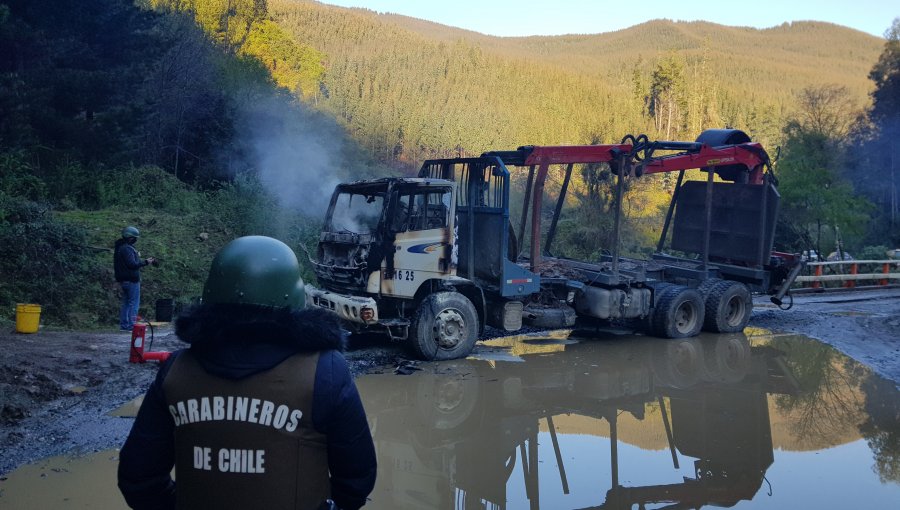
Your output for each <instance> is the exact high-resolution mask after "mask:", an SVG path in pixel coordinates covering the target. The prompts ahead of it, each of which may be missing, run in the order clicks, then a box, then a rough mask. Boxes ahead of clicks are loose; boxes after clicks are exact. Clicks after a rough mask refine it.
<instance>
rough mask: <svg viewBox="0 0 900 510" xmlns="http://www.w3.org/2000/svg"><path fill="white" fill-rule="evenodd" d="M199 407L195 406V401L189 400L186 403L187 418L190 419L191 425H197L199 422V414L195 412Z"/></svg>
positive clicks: (193, 399)
mask: <svg viewBox="0 0 900 510" xmlns="http://www.w3.org/2000/svg"><path fill="white" fill-rule="evenodd" d="M198 407H199V406H198V405H197V399H195V398H189V399H188V401H187V408H188V418H190V422H191V423H197V422H198V421H200V412H199V411H198V410H197V408H198Z"/></svg>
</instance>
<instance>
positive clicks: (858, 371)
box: [359, 334, 900, 509]
mask: <svg viewBox="0 0 900 510" xmlns="http://www.w3.org/2000/svg"><path fill="white" fill-rule="evenodd" d="M532 340H537V341H531V342H524V341H519V342H516V346H515V349H516V352H515V356H516V357H517V359H519V361H520V362H504V361H498V360H502V359H503V357H502V356H499V357H495V358H494V359H491V360H490V361H478V360H465V361H457V362H450V363H441V364H434V365H427V366H426V367H425V370H423V371H422V372H418V373H416V374H414V375H412V376H394V375H381V376H369V377H365V378H362V379H361V380H360V381H359V386H360V392H361V393H362V395H363V399H364V402H365V403H366V408H367V411H368V413H369V416H370V420H371V422H372V426H373V432H374V436H375V439H376V448H377V451H378V456H379V478H378V485H377V487H376V492H375V493H374V494H373V497H372V506H373V507H375V508H532V509H536V508H540V507H541V506H542V505H543V506H544V508H623V509H624V508H633V507H637V508H649V507H665V508H699V507H701V506H704V505H714V506H733V505H735V504H737V503H739V502H745V503H747V502H751V501H752V500H753V499H754V498H755V497H756V496H757V494H763V498H765V499H766V501H764V502H763V505H762V506H766V507H770V506H771V505H772V504H773V502H774V503H775V504H776V506H777V504H778V502H779V501H787V500H789V499H790V497H789V496H790V493H791V490H792V487H799V486H800V484H798V483H795V482H793V481H791V480H790V479H787V478H785V477H784V476H782V475H781V474H780V471H779V477H778V480H777V482H778V484H779V490H780V491H787V493H786V494H784V495H782V494H779V496H780V497H781V498H782V499H777V498H776V499H771V498H769V493H770V491H771V490H772V489H771V486H770V485H769V484H768V483H767V482H766V476H767V471H769V470H770V468H772V465H773V462H774V461H775V457H776V455H775V450H776V448H775V447H774V446H773V434H772V431H773V426H772V422H773V420H772V417H771V416H770V413H775V414H776V418H775V422H776V423H778V424H786V426H785V427H783V428H778V429H777V430H778V432H779V437H778V439H777V443H778V444H779V448H782V449H785V450H790V452H791V453H784V454H782V457H783V458H784V460H782V461H779V462H783V463H784V465H785V466H789V465H792V464H793V465H795V466H800V465H803V464H804V463H809V462H810V460H809V459H807V458H806V457H797V458H792V457H791V455H792V454H793V453H792V452H805V451H809V450H816V451H815V453H816V454H818V453H819V451H818V450H819V449H821V448H828V447H834V446H838V445H848V447H849V448H850V449H851V450H852V451H854V452H855V451H856V450H859V449H860V448H865V446H866V445H865V443H863V442H862V441H860V440H859V439H860V437H861V436H860V430H861V429H860V427H862V426H863V425H866V424H867V423H869V424H870V425H869V428H870V429H871V430H872V431H873V432H872V433H871V435H872V436H873V437H877V438H879V440H880V441H881V443H879V445H877V446H870V447H869V448H870V449H871V451H870V450H869V448H867V449H866V450H867V452H866V453H867V454H868V459H870V462H869V465H868V466H851V468H852V469H856V470H865V471H868V472H869V475H868V476H869V478H874V477H872V476H871V466H872V463H871V459H872V458H873V456H874V457H876V458H877V457H878V455H879V454H878V452H879V451H881V452H884V455H882V457H883V459H884V460H883V461H877V460H876V463H878V462H880V463H881V464H884V465H885V466H886V468H879V469H880V470H881V471H882V472H887V476H885V475H884V474H882V480H886V479H890V478H891V477H892V476H896V474H897V473H898V470H897V469H896V468H897V466H898V464H897V459H898V458H900V456H898V455H896V453H898V452H900V447H898V446H897V444H898V435H897V434H896V427H894V429H891V430H886V429H885V427H884V424H885V423H889V421H887V420H886V418H885V417H882V418H881V419H880V420H879V422H878V423H880V424H882V425H881V426H878V425H875V424H873V423H871V422H872V419H871V418H870V419H869V420H868V421H866V413H865V411H866V409H865V407H866V404H865V403H866V402H869V401H873V402H874V401H877V400H879V399H880V398H881V397H884V395H887V396H888V397H889V399H892V401H893V402H894V404H892V405H893V407H890V408H889V409H885V413H883V414H885V415H886V416H894V415H892V414H891V413H892V412H893V413H896V411H897V409H900V406H898V404H896V402H898V401H900V399H898V397H897V392H896V390H895V389H894V388H893V387H892V386H891V387H890V388H888V387H887V386H885V387H882V388H879V389H878V391H880V392H882V394H881V396H880V397H879V398H876V399H871V398H870V399H866V398H865V395H864V394H863V390H862V386H861V385H862V384H863V382H864V381H868V380H873V376H871V374H869V372H868V371H866V370H864V369H862V368H860V366H859V365H857V364H855V363H852V362H850V361H849V360H847V359H846V358H844V357H842V356H840V355H838V354H837V353H836V352H835V351H833V350H831V349H830V348H828V347H825V346H822V345H821V344H819V343H817V342H810V341H805V342H804V341H800V340H797V339H790V338H788V339H778V341H776V340H773V339H771V338H761V339H759V338H757V339H754V342H753V345H752V346H751V342H750V340H749V339H748V338H747V337H746V336H744V335H742V334H741V335H713V336H706V337H699V338H693V339H686V340H677V341H659V340H655V339H635V338H634V337H631V338H628V339H623V340H606V341H595V340H590V341H581V342H578V343H573V342H572V340H571V339H563V338H546V339H532ZM507 344H509V342H507ZM497 345H504V344H503V343H502V341H500V342H498V343H497ZM529 345H531V346H533V350H531V351H529ZM550 346H555V348H552V349H548V347H550ZM810 346H811V347H810ZM816 349H818V350H819V351H822V350H826V351H828V353H825V354H823V353H821V352H818V351H817V350H816ZM795 356H796V357H795ZM488 358H491V357H490V356H488ZM523 360H524V362H521V361H523ZM791 423H793V424H794V425H795V426H791V425H790V424H791ZM867 437H868V436H867ZM870 445H871V440H870ZM873 452H874V453H873ZM841 455H843V456H844V457H847V456H848V454H845V453H841ZM863 457H865V456H863ZM813 461H814V460H813ZM822 468H823V470H828V469H832V466H827V465H823V466H822ZM860 476H862V475H860ZM893 479H896V478H893ZM785 483H787V485H785ZM764 485H765V486H766V487H765V489H764V490H762V491H761V490H760V489H761V488H762V487H763V486H764ZM898 489H900V487H898V486H885V491H887V492H886V493H887V494H890V495H892V497H894V498H895V499H896V500H898V501H900V490H898ZM799 490H802V489H799ZM882 495H883V494H879V495H878V497H880V496H882ZM800 501H803V499H801V500H800ZM757 502H762V501H761V500H760V499H759V498H757ZM789 506H791V505H790V504H786V507H789Z"/></svg>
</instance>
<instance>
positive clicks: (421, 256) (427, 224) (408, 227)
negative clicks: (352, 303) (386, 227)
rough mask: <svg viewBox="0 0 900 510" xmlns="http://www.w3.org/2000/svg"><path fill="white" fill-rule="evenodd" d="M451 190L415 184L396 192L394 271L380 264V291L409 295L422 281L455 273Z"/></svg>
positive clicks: (393, 222) (449, 188) (413, 293)
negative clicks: (416, 185) (415, 185)
mask: <svg viewBox="0 0 900 510" xmlns="http://www.w3.org/2000/svg"><path fill="white" fill-rule="evenodd" d="M452 190H453V188H452V187H450V186H447V187H435V186H418V187H410V188H407V189H401V190H399V191H398V193H399V195H398V197H397V205H396V208H395V210H394V214H393V216H392V219H391V230H392V231H393V232H394V236H395V237H394V260H393V262H394V264H393V271H390V270H389V269H387V268H388V265H387V264H385V265H384V266H383V267H382V278H381V282H382V283H381V287H382V288H381V292H382V294H385V295H389V296H398V297H412V296H414V295H415V293H416V290H418V288H419V286H420V285H421V284H422V282H425V281H427V280H430V279H433V278H438V279H440V278H444V277H446V276H448V275H454V274H456V254H455V253H454V246H456V243H455V242H454V238H453V235H454V234H453V223H454V222H453V217H454V208H455V206H456V204H455V202H454V200H453V192H452Z"/></svg>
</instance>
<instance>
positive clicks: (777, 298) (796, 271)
mask: <svg viewBox="0 0 900 510" xmlns="http://www.w3.org/2000/svg"><path fill="white" fill-rule="evenodd" d="M805 265H806V264H804V263H803V262H802V261H798V262H797V264H796V265H795V266H794V267H793V268H791V271H790V272H789V273H788V275H787V278H785V279H784V281H783V282H782V283H781V287H780V288H779V289H778V292H776V293H775V295H774V296H772V297H771V298H770V299H771V301H772V302H773V303H775V304H776V305H777V306H779V307H780V306H781V304H782V299H784V296H785V295H786V294H787V293H788V291H790V289H791V285H793V284H794V280H796V279H797V276H799V275H800V271H801V270H803V266H805ZM791 303H793V301H791ZM788 308H790V307H788Z"/></svg>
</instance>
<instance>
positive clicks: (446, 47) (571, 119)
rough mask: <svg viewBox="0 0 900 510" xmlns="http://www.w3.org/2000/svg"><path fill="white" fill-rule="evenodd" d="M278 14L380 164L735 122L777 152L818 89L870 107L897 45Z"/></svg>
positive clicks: (701, 29) (811, 32)
mask: <svg viewBox="0 0 900 510" xmlns="http://www.w3.org/2000/svg"><path fill="white" fill-rule="evenodd" d="M270 9H271V10H272V12H273V15H274V16H275V17H276V19H277V20H278V21H279V24H280V25H281V26H283V27H286V28H287V30H289V31H290V32H291V33H293V34H296V37H297V38H298V39H299V40H303V41H307V42H309V43H310V44H312V45H313V46H315V47H316V48H318V49H320V50H321V51H323V52H324V53H325V54H327V55H328V63H327V68H328V71H327V73H326V77H325V83H324V94H327V98H326V99H325V101H324V104H325V106H326V108H328V109H329V110H330V111H332V112H333V113H334V114H335V115H336V116H338V117H339V118H342V119H343V120H344V121H345V122H346V123H347V125H348V127H349V128H350V129H351V130H352V131H353V132H354V133H355V134H356V136H357V137H359V138H360V139H362V140H365V141H366V144H367V145H368V146H370V147H371V148H372V149H373V150H376V151H379V155H380V156H382V157H393V158H398V159H401V160H402V159H408V160H410V161H418V160H419V159H421V158H422V157H423V156H424V155H426V154H429V153H437V152H440V151H448V150H449V151H452V152H458V151H465V152H468V153H480V152H482V151H484V150H489V149H499V148H503V149H506V148H513V147H515V146H518V145H522V144H526V143H528V144H560V143H589V142H590V141H591V140H593V139H597V140H599V141H602V142H607V143H608V142H612V141H618V140H619V139H621V137H622V136H623V135H625V134H626V133H635V134H637V133H638V132H644V133H647V134H648V135H650V136H651V138H667V139H693V138H694V137H696V135H697V134H698V133H699V132H700V131H702V130H703V129H705V128H708V127H722V126H725V125H729V126H734V127H737V128H741V129H744V130H746V131H747V132H748V133H750V134H751V135H752V136H753V137H754V138H755V139H757V140H758V141H761V142H763V143H764V144H766V145H771V146H774V145H776V144H778V143H779V142H780V141H781V138H782V137H781V129H782V127H783V126H784V124H785V122H786V119H787V117H788V116H789V115H791V114H792V113H793V112H794V111H796V97H795V96H796V94H797V92H798V91H800V90H802V89H803V88H805V87H809V86H813V85H821V84H836V85H839V86H844V87H847V89H848V90H849V92H850V93H851V95H852V97H853V98H854V99H855V100H856V102H857V103H858V105H859V106H862V105H863V104H865V102H866V101H867V94H868V92H869V91H870V90H871V88H872V85H871V82H870V81H869V80H868V79H867V77H866V75H867V73H868V72H869V70H870V69H871V67H872V65H873V64H874V63H875V61H876V60H877V58H878V55H879V53H880V52H881V49H882V47H883V41H882V40H879V39H878V38H876V37H872V36H870V35H868V34H864V33H862V32H858V31H855V30H851V29H848V28H845V27H839V26H835V25H829V24H825V23H796V24H793V25H783V26H780V27H775V28H772V29H768V30H756V29H751V28H734V27H725V26H720V25H714V24H711V23H703V22H697V23H674V22H670V21H662V20H657V21H651V22H648V23H644V24H642V25H638V26H636V27H632V28H629V29H626V30H621V31H618V32H613V33H608V34H598V35H580V36H559V37H526V38H497V37H488V36H485V35H482V34H476V33H473V32H467V31H463V30H459V29H453V28H450V27H444V26H441V25H437V24H434V23H428V22H423V21H421V20H415V19H412V18H406V17H402V16H396V15H379V14H376V13H374V12H371V11H366V10H362V9H343V8H336V7H331V6H325V5H322V4H318V3H315V2H297V1H290V0H273V1H270ZM887 24H888V20H886V22H885V26H887Z"/></svg>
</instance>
